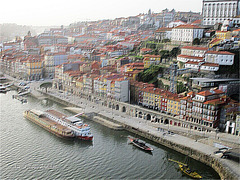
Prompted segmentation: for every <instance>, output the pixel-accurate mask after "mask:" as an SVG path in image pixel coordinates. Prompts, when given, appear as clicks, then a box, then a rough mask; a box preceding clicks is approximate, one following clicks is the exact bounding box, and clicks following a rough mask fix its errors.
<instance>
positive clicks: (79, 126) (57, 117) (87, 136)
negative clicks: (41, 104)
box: [46, 110, 93, 140]
mask: <svg viewBox="0 0 240 180" xmlns="http://www.w3.org/2000/svg"><path fill="white" fill-rule="evenodd" d="M46 114H47V117H48V118H50V119H52V120H54V121H56V122H59V123H60V124H62V125H64V126H67V127H68V128H69V129H71V130H72V131H73V133H74V135H75V136H76V137H77V138H79V139H82V140H92V139H93V135H92V134H91V132H90V126H89V125H88V124H86V123H83V122H82V120H81V119H80V118H78V117H76V116H77V115H75V116H71V117H66V115H64V114H62V113H60V112H58V111H55V110H47V111H46Z"/></svg>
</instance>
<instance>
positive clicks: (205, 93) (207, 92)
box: [197, 89, 224, 96]
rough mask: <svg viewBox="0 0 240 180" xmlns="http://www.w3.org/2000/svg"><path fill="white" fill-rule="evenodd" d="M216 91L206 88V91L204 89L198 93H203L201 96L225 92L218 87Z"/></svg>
mask: <svg viewBox="0 0 240 180" xmlns="http://www.w3.org/2000/svg"><path fill="white" fill-rule="evenodd" d="M213 92H214V93H212V92H210V91H209V90H206V91H202V92H199V93H197V95H201V96H210V95H213V94H223V93H224V92H223V91H221V90H219V89H217V90H213Z"/></svg>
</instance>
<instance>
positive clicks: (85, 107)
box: [49, 91, 240, 177]
mask: <svg viewBox="0 0 240 180" xmlns="http://www.w3.org/2000/svg"><path fill="white" fill-rule="evenodd" d="M49 95H52V96H55V97H58V98H61V99H63V100H66V101H68V102H71V103H72V104H75V105H77V106H79V107H81V108H82V111H83V112H84V113H91V112H95V113H99V114H102V115H104V116H107V117H109V118H112V119H114V120H117V121H119V122H121V123H124V124H126V125H129V126H132V127H135V128H138V129H139V130H141V131H143V132H148V133H150V134H152V135H155V136H157V137H161V138H165V139H167V140H169V141H172V142H174V143H176V144H180V145H183V146H186V147H189V148H192V149H195V150H198V151H201V152H202V153H204V154H207V155H209V156H212V157H215V158H217V159H218V160H219V161H220V162H222V163H223V164H224V165H226V166H227V167H228V168H229V169H231V170H232V172H233V173H235V174H237V175H238V177H240V166H239V164H238V163H237V162H234V161H231V160H228V159H222V158H220V157H219V156H217V155H215V154H214V152H215V151H217V150H218V148H217V147H214V146H213V142H217V143H221V144H224V143H222V141H221V138H222V139H224V140H225V141H224V142H225V143H227V142H228V143H229V144H231V143H232V142H234V143H236V144H237V145H236V146H238V147H239V137H237V136H233V135H229V134H224V133H219V134H217V136H216V134H215V133H208V134H207V135H205V136H206V137H205V138H203V139H207V141H209V142H210V143H207V144H206V140H205V141H203V142H202V141H201V139H200V140H198V141H196V140H195V139H192V138H189V137H185V136H182V135H179V134H173V135H171V134H168V133H167V129H168V126H167V125H160V124H156V123H152V122H149V121H146V120H144V119H139V118H136V117H131V116H129V115H126V114H125V113H122V112H120V111H117V110H113V109H110V108H106V107H105V106H102V105H100V104H95V103H93V102H90V101H87V100H86V99H82V98H80V97H77V96H72V95H67V94H64V93H63V94H62V93H58V92H56V91H49ZM159 128H162V129H163V130H162V131H160V130H159ZM182 129H184V128H182ZM170 130H171V131H180V129H179V127H174V126H170ZM191 133H193V134H194V133H195V132H191ZM196 133H198V132H196ZM217 137H220V138H219V139H218V138H217ZM215 138H216V139H215Z"/></svg>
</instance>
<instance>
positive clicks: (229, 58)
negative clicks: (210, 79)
mask: <svg viewBox="0 0 240 180" xmlns="http://www.w3.org/2000/svg"><path fill="white" fill-rule="evenodd" d="M205 61H206V62H209V63H216V64H219V65H233V63H234V54H233V53H230V52H227V51H207V52H206V54H205Z"/></svg>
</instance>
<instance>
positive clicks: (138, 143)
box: [128, 137, 153, 152]
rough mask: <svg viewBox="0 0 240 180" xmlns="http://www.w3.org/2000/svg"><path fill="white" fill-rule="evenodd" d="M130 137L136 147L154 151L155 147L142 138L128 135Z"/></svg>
mask: <svg viewBox="0 0 240 180" xmlns="http://www.w3.org/2000/svg"><path fill="white" fill-rule="evenodd" d="M128 139H129V140H130V142H131V143H132V144H133V145H135V146H136V147H138V148H140V149H142V150H144V151H148V152H151V151H153V148H151V147H149V146H147V145H146V143H145V142H143V141H142V140H139V139H138V138H132V137H128Z"/></svg>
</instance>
